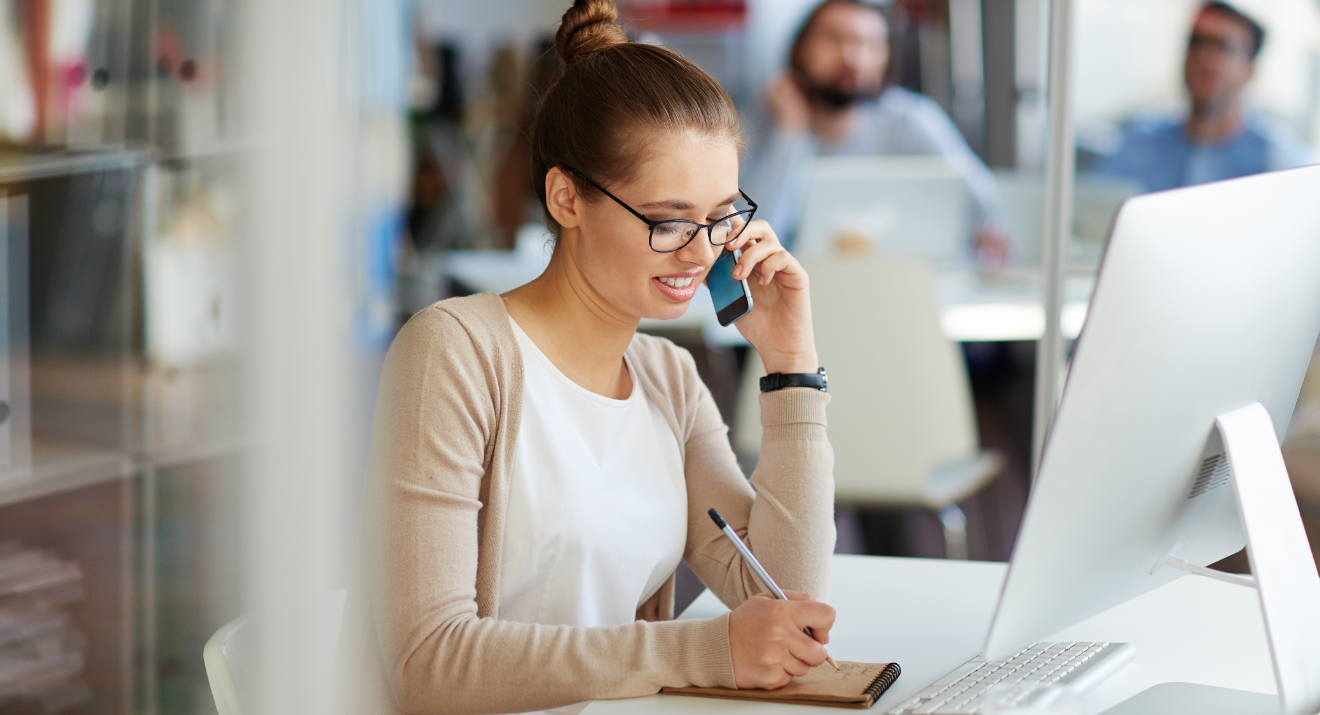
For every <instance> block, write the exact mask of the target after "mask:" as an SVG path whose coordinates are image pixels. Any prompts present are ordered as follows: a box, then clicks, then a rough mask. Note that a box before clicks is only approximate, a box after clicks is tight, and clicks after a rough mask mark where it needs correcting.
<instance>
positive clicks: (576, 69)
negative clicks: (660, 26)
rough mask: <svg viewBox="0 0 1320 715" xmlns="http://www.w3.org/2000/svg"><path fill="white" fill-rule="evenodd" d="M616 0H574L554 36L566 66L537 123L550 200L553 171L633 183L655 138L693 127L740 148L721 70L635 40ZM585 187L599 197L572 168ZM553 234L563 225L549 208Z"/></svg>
mask: <svg viewBox="0 0 1320 715" xmlns="http://www.w3.org/2000/svg"><path fill="white" fill-rule="evenodd" d="M618 17H619V11H618V8H616V7H615V5H614V2H613V0H574V3H573V7H571V8H569V9H568V12H565V13H564V18H563V20H562V21H561V22H560V25H559V31H558V33H557V34H556V35H555V51H556V52H558V53H559V56H560V57H561V58H562V59H563V60H564V64H565V65H566V67H565V69H564V73H563V74H562V75H560V77H559V79H558V80H556V81H555V83H554V84H553V85H551V87H550V89H549V90H547V91H546V93H545V97H544V98H542V100H541V106H540V107H539V108H538V109H537V112H536V119H535V120H534V121H533V122H532V132H531V142H532V185H533V186H534V187H536V195H537V197H538V198H539V199H540V200H541V206H542V207H545V206H546V195H545V177H546V174H548V173H549V172H550V170H551V169H552V168H554V167H556V166H558V167H561V168H562V167H565V166H571V167H573V168H574V169H577V170H578V171H581V172H582V173H583V174H585V175H587V176H589V177H591V179H592V180H593V181H596V182H597V183H599V184H601V185H603V186H605V187H607V188H608V187H610V186H611V185H614V184H618V183H622V182H626V181H629V180H630V179H632V178H633V172H634V171H635V170H636V168H637V165H638V164H639V163H641V162H642V161H643V160H645V159H646V158H647V149H648V146H647V138H648V137H652V136H655V135H657V134H672V133H678V132H683V131H695V132H698V133H700V134H704V135H706V136H710V137H714V138H718V139H724V140H728V141H731V142H733V143H734V145H735V146H737V147H738V148H739V149H741V148H742V130H741V128H740V125H739V121H738V111H737V110H736V109H734V106H733V100H732V99H730V98H729V94H728V92H725V91H724V88H723V87H721V86H720V84H719V82H716V81H715V79H714V78H712V77H711V76H710V75H708V74H706V73H705V72H703V71H702V70H701V69H700V68H699V67H697V66H696V65H694V64H692V63H691V62H689V61H687V60H686V59H684V58H683V57H682V56H681V55H679V54H678V53H676V52H673V51H672V50H667V49H665V48H663V47H657V46H655V45H648V44H642V43H633V42H629V41H628V36H627V35H626V34H625V33H624V31H623V28H622V27H620V26H619V24H618ZM569 177H570V178H571V179H572V181H573V183H574V186H575V187H576V188H577V190H578V193H580V194H582V195H583V196H585V197H588V198H589V199H592V200H594V199H597V198H599V197H600V195H599V192H598V191H596V189H595V188H594V187H592V186H591V185H590V184H587V183H586V182H584V181H582V180H581V179H579V178H578V177H577V176H574V175H573V174H571V173H570V174H569ZM546 223H547V224H548V225H549V227H550V230H551V232H552V233H554V234H555V235H558V234H559V225H558V223H556V222H555V220H554V218H553V217H552V216H550V212H549V211H548V210H547V211H546Z"/></svg>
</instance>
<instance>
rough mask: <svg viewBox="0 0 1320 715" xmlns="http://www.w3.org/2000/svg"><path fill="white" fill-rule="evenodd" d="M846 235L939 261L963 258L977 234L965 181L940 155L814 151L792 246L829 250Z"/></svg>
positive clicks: (797, 250) (804, 251)
mask: <svg viewBox="0 0 1320 715" xmlns="http://www.w3.org/2000/svg"><path fill="white" fill-rule="evenodd" d="M841 235H844V236H846V235H853V236H861V237H863V238H864V239H868V240H870V241H873V242H874V247H875V249H876V250H878V251H881V252H884V253H889V254H893V255H899V256H908V257H912V258H921V259H925V260H927V261H929V262H931V263H932V264H934V265H937V266H939V265H950V264H957V263H960V262H961V263H965V262H967V260H969V258H970V256H971V235H972V231H971V204H970V199H969V196H968V192H967V184H966V182H965V181H964V180H963V178H962V175H960V174H959V173H958V172H957V171H956V170H955V169H954V168H953V167H952V166H951V165H950V164H949V163H948V162H947V161H946V160H944V159H942V158H939V157H929V156H884V157H875V156H866V157H861V156H832V157H822V158H820V159H817V160H816V164H815V166H814V168H813V169H812V174H811V185H810V189H808V191H807V199H806V204H805V206H804V208H803V211H802V220H801V221H800V222H799V224H798V229H797V235H796V237H795V238H794V241H793V246H792V250H793V253H794V255H797V256H809V255H812V254H820V253H829V252H831V251H833V250H834V249H835V240H836V238H837V237H839V236H841Z"/></svg>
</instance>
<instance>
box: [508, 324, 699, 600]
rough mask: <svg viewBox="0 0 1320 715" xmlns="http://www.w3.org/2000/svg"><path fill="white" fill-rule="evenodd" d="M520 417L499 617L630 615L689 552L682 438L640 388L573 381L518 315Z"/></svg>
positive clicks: (630, 371) (509, 504)
mask: <svg viewBox="0 0 1320 715" xmlns="http://www.w3.org/2000/svg"><path fill="white" fill-rule="evenodd" d="M509 322H510V323H511V324H512V326H513V333H514V335H515V336H516V337H517V339H518V347H519V348H520V349H521V350H522V356H523V360H522V362H523V377H524V381H523V402H522V424H521V425H520V427H519V431H518V441H517V444H516V445H515V446H514V457H513V475H512V482H511V485H510V490H509V501H508V513H507V515H506V517H505V527H504V552H503V555H502V561H501V564H500V604H499V618H500V619H502V620H509V621H519V622H522V623H541V624H548V625H570V626H610V625H622V624H627V623H632V622H633V620H634V618H635V616H636V611H637V607H638V606H640V605H641V604H642V603H645V602H646V600H647V599H649V598H650V597H651V596H653V595H654V594H655V592H656V591H658V590H659V588H660V586H661V585H663V584H664V582H665V580H666V579H668V578H669V575H670V574H672V573H673V572H674V569H675V568H677V567H678V562H679V561H680V560H681V559H682V558H683V546H684V544H685V543H686V540H687V484H686V482H685V481H684V477H683V463H682V457H681V454H680V452H679V449H678V439H677V438H676V437H675V435H674V432H673V430H671V429H670V427H669V425H668V423H666V422H665V420H664V418H663V416H661V414H660V412H659V411H658V410H657V409H656V407H655V405H654V404H652V402H651V400H650V399H649V398H648V397H647V396H646V393H645V391H644V390H642V389H641V387H639V386H638V384H637V380H636V377H635V376H636V371H635V370H634V368H633V366H632V364H631V363H626V365H627V368H628V372H629V374H630V375H632V376H633V380H632V383H633V389H632V395H631V396H629V397H628V399H626V400H614V399H610V398H608V397H603V396H601V395H597V394H595V393H593V392H591V391H589V390H587V389H585V388H583V387H582V386H580V385H578V384H577V383H574V382H573V381H572V380H570V379H568V377H566V376H565V375H564V374H563V373H561V372H560V371H559V369H558V368H556V367H555V366H554V364H553V363H551V362H550V360H549V359H547V358H546V356H545V355H544V354H543V353H542V352H541V350H540V349H539V348H537V347H536V344H535V343H533V342H532V341H531V339H530V338H528V337H527V334H526V333H524V332H523V330H522V328H520V327H518V324H517V323H516V322H514V321H513V320H512V318H511V319H510V321H509Z"/></svg>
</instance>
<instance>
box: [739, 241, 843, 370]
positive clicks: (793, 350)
mask: <svg viewBox="0 0 1320 715" xmlns="http://www.w3.org/2000/svg"><path fill="white" fill-rule="evenodd" d="M725 248H727V249H728V250H731V251H732V250H737V249H741V250H742V258H740V259H738V265H737V266H735V267H734V269H733V277H734V278H735V279H738V280H742V279H744V278H745V279H747V283H748V286H749V288H750V289H751V293H752V312H750V313H748V314H747V315H744V316H743V317H742V318H739V319H738V321H737V322H735V323H734V325H736V326H737V327H738V332H740V333H742V335H743V337H744V338H747V341H748V342H749V343H751V344H752V346H753V347H755V348H756V352H757V353H759V354H760V356H761V362H762V364H763V365H765V371H766V373H774V372H783V373H795V372H815V371H816V368H817V367H819V366H820V362H819V360H818V359H817V357H816V338H815V334H814V333H813V332H812V328H811V296H810V292H809V290H808V281H807V273H806V271H804V270H802V265H801V264H799V263H798V262H797V259H796V258H794V257H793V256H792V254H790V253H789V252H788V251H787V250H785V249H784V246H783V244H781V243H780V242H779V237H778V236H776V235H775V231H774V229H772V228H770V224H769V223H766V222H765V221H763V220H759V219H758V220H756V221H753V222H751V223H750V224H748V226H747V230H745V231H743V232H742V235H740V236H738V238H737V239H736V240H734V241H732V242H730V243H729V244H728V245H727V246H725Z"/></svg>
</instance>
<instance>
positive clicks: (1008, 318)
mask: <svg viewBox="0 0 1320 715" xmlns="http://www.w3.org/2000/svg"><path fill="white" fill-rule="evenodd" d="M547 260H548V258H547V257H545V256H543V255H538V254H534V253H522V254H520V253H514V252H510V251H450V252H448V253H446V254H445V257H444V262H443V268H442V270H443V272H444V274H445V275H446V276H448V277H449V278H452V279H454V280H457V281H459V282H461V283H463V284H464V285H465V286H467V287H468V288H471V289H473V290H478V291H495V292H496V293H503V292H505V291H509V290H513V289H514V288H517V287H518V286H520V285H523V284H525V283H528V282H530V281H531V280H532V279H534V278H536V277H537V276H539V275H541V272H542V271H543V270H545V264H546V261H547ZM1094 282H1095V281H1094V278H1093V277H1092V276H1073V277H1070V278H1069V279H1068V281H1067V282H1066V283H1065V286H1064V301H1065V302H1064V310H1063V315H1062V327H1063V334H1064V337H1067V338H1075V337H1077V335H1078V334H1079V333H1080V332H1081V329H1082V323H1084V322H1085V321H1086V308H1087V302H1088V301H1089V300H1090V298H1091V287H1092V285H1093V284H1094ZM936 289H937V291H938V293H939V300H940V305H941V306H942V308H941V313H940V326H941V327H942V328H943V331H944V334H945V335H946V336H948V338H949V339H950V340H955V341H959V342H977V341H1003V340H1039V339H1040V336H1041V335H1042V334H1044V332H1045V310H1044V308H1042V307H1041V304H1042V298H1041V296H1042V295H1043V290H1042V289H1041V284H1040V280H1039V279H1038V277H1033V276H1031V275H1026V274H1022V275H1004V276H983V275H980V274H977V273H976V272H973V271H962V272H950V273H942V274H940V275H939V276H938V278H937V281H936ZM642 328H643V329H661V328H669V329H683V328H689V329H691V328H696V329H700V330H701V331H702V335H703V337H704V339H705V340H706V342H707V343H708V344H711V345H740V344H741V345H746V344H747V341H746V340H744V339H743V337H742V335H741V334H740V333H739V332H738V331H737V329H736V328H734V327H733V326H729V327H721V326H720V324H719V322H718V321H716V320H715V309H714V306H713V305H712V304H711V300H710V293H709V292H707V291H706V288H705V286H702V287H700V288H698V290H697V294H696V296H695V297H694V298H693V299H692V304H691V305H690V306H689V307H688V310H687V312H686V313H684V314H683V317H681V318H676V319H674V320H644V321H642Z"/></svg>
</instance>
